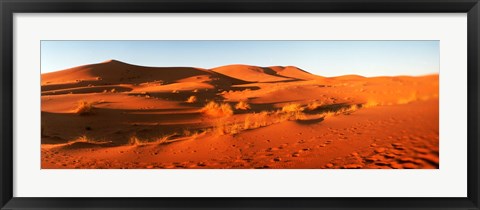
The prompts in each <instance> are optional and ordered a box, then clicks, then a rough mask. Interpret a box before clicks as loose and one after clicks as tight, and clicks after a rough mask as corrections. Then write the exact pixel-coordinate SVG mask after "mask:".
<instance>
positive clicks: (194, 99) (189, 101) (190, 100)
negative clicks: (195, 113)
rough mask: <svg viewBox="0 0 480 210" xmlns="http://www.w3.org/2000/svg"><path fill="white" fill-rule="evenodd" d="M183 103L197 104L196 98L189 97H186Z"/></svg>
mask: <svg viewBox="0 0 480 210" xmlns="http://www.w3.org/2000/svg"><path fill="white" fill-rule="evenodd" d="M185 102H187V103H195V102H197V97H196V96H190V97H188V99H187V100H186V101H185Z"/></svg>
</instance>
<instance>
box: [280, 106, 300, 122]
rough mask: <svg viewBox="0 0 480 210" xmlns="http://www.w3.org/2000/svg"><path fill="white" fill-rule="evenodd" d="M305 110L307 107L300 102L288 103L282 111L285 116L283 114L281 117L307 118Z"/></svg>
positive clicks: (289, 118) (291, 118)
mask: <svg viewBox="0 0 480 210" xmlns="http://www.w3.org/2000/svg"><path fill="white" fill-rule="evenodd" d="M303 110H305V108H303V107H302V105H300V104H287V105H285V106H283V107H282V110H281V113H283V116H281V118H286V119H288V120H300V119H305V114H304V113H303Z"/></svg>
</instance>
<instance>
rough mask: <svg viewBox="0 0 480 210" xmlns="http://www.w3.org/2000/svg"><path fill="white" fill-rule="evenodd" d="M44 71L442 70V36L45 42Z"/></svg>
mask: <svg viewBox="0 0 480 210" xmlns="http://www.w3.org/2000/svg"><path fill="white" fill-rule="evenodd" d="M41 50H42V51H41V72H42V73H46V72H53V71H58V70H63V69H66V68H71V67H75V66H80V65H85V64H92V63H99V62H103V61H105V60H109V59H116V60H120V61H123V62H126V63H131V64H135V65H142V66H159V67H160V66H189V67H201V68H214V67H218V66H223V65H229V64H248V65H256V66H297V67H299V68H301V69H303V70H306V71H308V72H311V73H314V74H317V75H322V76H339V75H345V74H358V75H363V76H383V75H388V76H396V75H425V74H432V73H439V68H440V66H439V63H440V50H439V41H42V42H41Z"/></svg>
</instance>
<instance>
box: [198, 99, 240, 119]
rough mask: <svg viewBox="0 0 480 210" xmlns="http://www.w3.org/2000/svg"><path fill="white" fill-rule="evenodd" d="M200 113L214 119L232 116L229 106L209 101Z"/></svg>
mask: <svg viewBox="0 0 480 210" xmlns="http://www.w3.org/2000/svg"><path fill="white" fill-rule="evenodd" d="M200 111H201V112H202V113H204V114H206V115H210V116H216V117H228V116H232V115H233V110H232V107H231V106H230V104H227V103H223V104H219V103H215V102H214V101H210V102H209V103H208V104H206V105H205V106H204V107H203V108H202V109H201V110H200Z"/></svg>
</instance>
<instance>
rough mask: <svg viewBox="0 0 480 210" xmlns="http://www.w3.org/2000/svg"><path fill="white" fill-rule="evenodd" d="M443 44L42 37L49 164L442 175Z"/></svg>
mask: <svg viewBox="0 0 480 210" xmlns="http://www.w3.org/2000/svg"><path fill="white" fill-rule="evenodd" d="M439 59H440V55H439V41H401V40H399V41H322V40H318V41H295V40H292V41H270V40H262V41H260V40H259V41H246V40H218V41H214V40H213V41H201V40H185V41H179V40H157V41H155V40H149V41H135V40H132V41H109V40H104V41H58V40H56V41H42V42H41V64H40V67H39V68H40V74H39V76H40V77H41V80H40V81H41V84H40V85H41V97H40V100H41V110H40V111H41V133H40V136H41V137H40V139H38V141H41V148H39V149H40V150H41V168H42V169H157V170H167V169H264V170H266V169H439V168H440V161H439V144H440V142H439V75H440V74H439V73H440V65H439Z"/></svg>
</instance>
